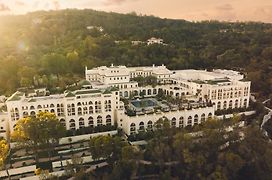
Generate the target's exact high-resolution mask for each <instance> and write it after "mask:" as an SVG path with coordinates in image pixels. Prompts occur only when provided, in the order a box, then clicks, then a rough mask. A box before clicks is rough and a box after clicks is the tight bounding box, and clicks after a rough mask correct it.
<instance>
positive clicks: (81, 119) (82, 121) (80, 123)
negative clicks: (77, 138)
mask: <svg viewBox="0 0 272 180" xmlns="http://www.w3.org/2000/svg"><path fill="white" fill-rule="evenodd" d="M78 122H79V128H83V127H84V126H85V123H84V119H83V118H79V120H78Z"/></svg>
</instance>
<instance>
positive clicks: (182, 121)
mask: <svg viewBox="0 0 272 180" xmlns="http://www.w3.org/2000/svg"><path fill="white" fill-rule="evenodd" d="M183 124H184V117H182V116H181V117H180V118H179V127H184V125H183Z"/></svg>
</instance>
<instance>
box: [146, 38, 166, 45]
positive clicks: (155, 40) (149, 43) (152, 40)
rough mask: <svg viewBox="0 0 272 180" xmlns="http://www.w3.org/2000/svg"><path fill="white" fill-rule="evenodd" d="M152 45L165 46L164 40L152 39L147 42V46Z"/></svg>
mask: <svg viewBox="0 0 272 180" xmlns="http://www.w3.org/2000/svg"><path fill="white" fill-rule="evenodd" d="M151 44H163V39H160V38H155V37H152V38H150V39H148V40H147V45H151Z"/></svg>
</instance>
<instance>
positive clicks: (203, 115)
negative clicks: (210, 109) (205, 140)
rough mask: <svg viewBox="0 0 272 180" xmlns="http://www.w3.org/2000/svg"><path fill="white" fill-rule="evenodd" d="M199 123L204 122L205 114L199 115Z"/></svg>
mask: <svg viewBox="0 0 272 180" xmlns="http://www.w3.org/2000/svg"><path fill="white" fill-rule="evenodd" d="M201 122H205V114H204V113H203V114H202V115H201Z"/></svg>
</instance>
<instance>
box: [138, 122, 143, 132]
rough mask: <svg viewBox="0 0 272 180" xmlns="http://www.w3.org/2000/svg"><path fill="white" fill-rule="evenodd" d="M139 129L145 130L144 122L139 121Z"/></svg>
mask: <svg viewBox="0 0 272 180" xmlns="http://www.w3.org/2000/svg"><path fill="white" fill-rule="evenodd" d="M139 131H144V122H140V123H139Z"/></svg>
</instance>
